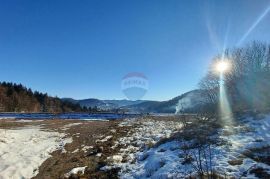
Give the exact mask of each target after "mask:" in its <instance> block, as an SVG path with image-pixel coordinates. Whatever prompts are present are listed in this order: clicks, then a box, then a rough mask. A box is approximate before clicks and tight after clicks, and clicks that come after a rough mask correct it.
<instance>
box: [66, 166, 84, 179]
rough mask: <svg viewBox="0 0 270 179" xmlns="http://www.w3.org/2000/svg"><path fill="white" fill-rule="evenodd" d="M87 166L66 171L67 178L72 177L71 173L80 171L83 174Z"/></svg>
mask: <svg viewBox="0 0 270 179" xmlns="http://www.w3.org/2000/svg"><path fill="white" fill-rule="evenodd" d="M86 167H87V166H85V167H77V168H73V169H72V170H71V171H69V172H68V173H66V174H65V175H64V176H65V178H69V177H71V175H74V174H75V175H76V174H78V173H79V172H80V173H81V174H82V175H83V174H84V171H85V169H86Z"/></svg>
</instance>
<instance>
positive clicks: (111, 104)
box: [62, 98, 145, 110]
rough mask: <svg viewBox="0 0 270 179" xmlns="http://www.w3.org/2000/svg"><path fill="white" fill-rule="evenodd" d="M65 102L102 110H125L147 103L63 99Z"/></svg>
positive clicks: (140, 101) (124, 100)
mask: <svg viewBox="0 0 270 179" xmlns="http://www.w3.org/2000/svg"><path fill="white" fill-rule="evenodd" d="M62 100H63V101H68V102H71V103H73V104H79V105H81V106H82V107H87V108H89V107H91V108H94V107H97V108H99V109H102V110H112V109H119V108H123V107H125V106H130V105H136V104H140V103H142V102H145V100H137V101H130V100H126V99H123V100H100V99H96V98H89V99H81V100H76V99H72V98H62Z"/></svg>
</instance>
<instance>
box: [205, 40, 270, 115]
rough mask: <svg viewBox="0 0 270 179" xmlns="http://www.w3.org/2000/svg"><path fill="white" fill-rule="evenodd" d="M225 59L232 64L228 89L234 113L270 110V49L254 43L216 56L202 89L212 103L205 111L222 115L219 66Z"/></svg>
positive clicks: (267, 45)
mask: <svg viewBox="0 0 270 179" xmlns="http://www.w3.org/2000/svg"><path fill="white" fill-rule="evenodd" d="M220 59H224V60H225V61H227V62H228V63H229V64H230V68H229V70H228V71H227V72H226V73H224V76H223V78H224V82H223V84H224V86H225V90H226V94H227V97H228V100H229V104H230V106H231V108H232V111H233V112H243V111H246V110H257V111H269V110H270V45H269V44H266V43H261V42H252V43H250V44H248V45H246V46H245V47H242V48H234V49H228V50H226V51H225V53H224V54H220V55H218V56H216V57H215V58H214V59H213V61H212V64H211V65H210V67H209V71H208V73H207V75H206V76H205V77H204V78H203V79H202V80H201V82H200V88H201V89H203V90H204V92H205V95H206V97H207V99H208V101H207V105H206V108H205V109H208V110H212V112H217V111H218V106H219V105H218V103H219V87H220V76H219V74H218V73H217V71H216V70H214V66H215V64H216V63H217V62H218V61H220Z"/></svg>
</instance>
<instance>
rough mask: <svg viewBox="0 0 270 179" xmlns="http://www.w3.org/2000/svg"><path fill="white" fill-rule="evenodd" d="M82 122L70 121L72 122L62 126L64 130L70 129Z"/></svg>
mask: <svg viewBox="0 0 270 179" xmlns="http://www.w3.org/2000/svg"><path fill="white" fill-rule="evenodd" d="M80 124H82V123H70V124H66V125H64V126H63V127H62V130H68V129H70V128H71V127H72V126H77V125H80Z"/></svg>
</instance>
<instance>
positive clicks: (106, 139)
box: [96, 135, 113, 143]
mask: <svg viewBox="0 0 270 179" xmlns="http://www.w3.org/2000/svg"><path fill="white" fill-rule="evenodd" d="M112 137H113V136H111V135H109V136H107V137H105V138H104V139H101V140H96V142H102V143H103V142H107V141H108V140H110V139H111V138H112Z"/></svg>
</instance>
